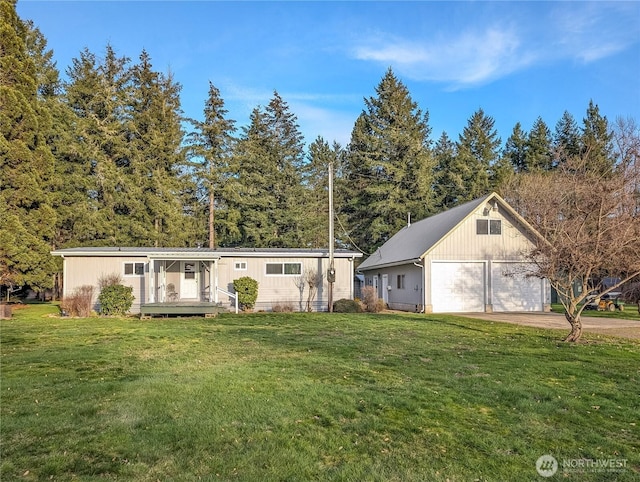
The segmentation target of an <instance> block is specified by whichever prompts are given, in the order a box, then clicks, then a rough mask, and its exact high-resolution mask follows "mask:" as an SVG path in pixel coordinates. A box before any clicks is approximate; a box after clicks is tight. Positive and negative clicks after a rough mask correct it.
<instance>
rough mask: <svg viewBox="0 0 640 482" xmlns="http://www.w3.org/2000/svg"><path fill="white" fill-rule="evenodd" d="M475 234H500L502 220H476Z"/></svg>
mask: <svg viewBox="0 0 640 482" xmlns="http://www.w3.org/2000/svg"><path fill="white" fill-rule="evenodd" d="M476 234H491V235H500V234H502V220H500V219H478V220H476Z"/></svg>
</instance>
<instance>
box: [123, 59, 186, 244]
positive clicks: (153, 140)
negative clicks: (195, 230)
mask: <svg viewBox="0 0 640 482" xmlns="http://www.w3.org/2000/svg"><path fill="white" fill-rule="evenodd" d="M131 80H132V96H131V109H130V112H131V119H130V121H129V123H128V124H127V127H128V129H127V137H128V140H129V160H128V165H127V166H123V174H125V175H123V179H125V183H126V191H127V193H128V194H129V196H128V198H129V203H128V206H127V208H128V212H127V216H128V221H129V226H130V236H131V243H132V244H133V245H135V246H183V245H184V244H185V243H187V237H188V235H189V234H190V233H189V232H188V231H187V230H186V229H185V222H184V221H185V219H184V216H183V209H182V208H183V200H182V196H181V191H180V189H181V186H180V182H179V177H178V176H179V173H180V169H181V168H182V167H184V165H185V160H184V155H183V151H182V149H181V143H182V138H183V131H182V127H181V114H182V111H181V108H180V96H179V94H180V85H179V84H177V83H175V82H174V81H173V78H172V76H171V75H166V76H165V75H163V74H160V73H158V72H155V71H154V70H153V68H152V65H151V58H150V57H149V55H148V53H147V52H146V51H143V52H142V54H141V55H140V61H139V63H138V64H137V65H135V66H134V67H133V69H132V76H131ZM132 194H135V195H134V196H132Z"/></svg>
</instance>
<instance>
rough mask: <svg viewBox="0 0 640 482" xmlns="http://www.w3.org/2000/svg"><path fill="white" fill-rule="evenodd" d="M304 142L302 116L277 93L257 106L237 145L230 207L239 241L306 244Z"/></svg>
mask: <svg viewBox="0 0 640 482" xmlns="http://www.w3.org/2000/svg"><path fill="white" fill-rule="evenodd" d="M303 163H304V145H303V143H302V135H301V134H300V132H299V128H298V125H297V119H296V117H295V115H294V114H292V113H291V112H290V111H289V107H288V105H287V104H286V102H284V100H282V98H281V97H280V95H279V94H278V93H277V92H274V96H273V98H272V99H271V101H270V102H269V105H268V106H267V107H266V108H262V107H256V108H255V109H254V110H253V111H252V113H251V116H250V124H249V126H247V127H244V128H243V132H242V135H241V136H240V139H239V141H238V142H237V144H236V148H235V149H234V156H233V162H232V173H233V175H232V176H231V177H230V179H229V180H228V184H229V186H228V188H229V189H228V193H229V194H228V199H227V203H228V211H229V217H230V219H233V220H237V226H238V231H237V233H238V236H237V237H236V238H235V239H230V241H231V242H233V243H234V244H242V245H243V246H247V247H300V246H303V245H304V233H303V218H304V212H303V200H302V192H303V191H302V184H301V170H302V165H303Z"/></svg>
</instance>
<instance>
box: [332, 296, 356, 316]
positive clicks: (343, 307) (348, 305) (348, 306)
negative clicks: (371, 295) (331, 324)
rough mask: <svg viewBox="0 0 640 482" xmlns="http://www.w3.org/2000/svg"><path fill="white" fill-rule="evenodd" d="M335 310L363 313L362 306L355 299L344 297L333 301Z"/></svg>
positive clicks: (337, 311)
mask: <svg viewBox="0 0 640 482" xmlns="http://www.w3.org/2000/svg"><path fill="white" fill-rule="evenodd" d="M333 311H334V312H335V313H361V312H362V306H360V303H358V302H357V301H355V300H348V299H346V298H344V299H341V300H337V301H336V302H335V303H333Z"/></svg>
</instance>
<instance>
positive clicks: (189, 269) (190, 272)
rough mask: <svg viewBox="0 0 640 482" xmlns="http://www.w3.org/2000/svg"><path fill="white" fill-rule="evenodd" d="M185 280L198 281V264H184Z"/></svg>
mask: <svg viewBox="0 0 640 482" xmlns="http://www.w3.org/2000/svg"><path fill="white" fill-rule="evenodd" d="M184 279H196V264H195V263H185V264H184Z"/></svg>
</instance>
